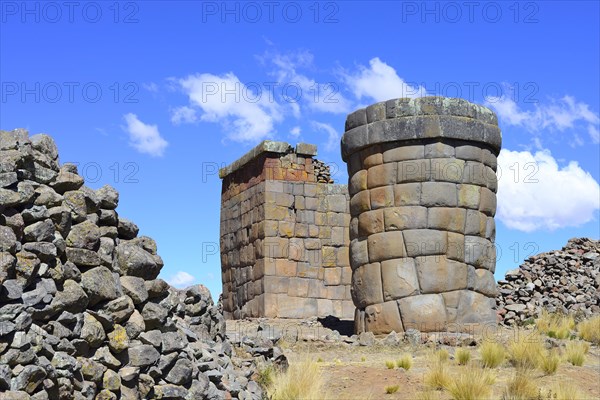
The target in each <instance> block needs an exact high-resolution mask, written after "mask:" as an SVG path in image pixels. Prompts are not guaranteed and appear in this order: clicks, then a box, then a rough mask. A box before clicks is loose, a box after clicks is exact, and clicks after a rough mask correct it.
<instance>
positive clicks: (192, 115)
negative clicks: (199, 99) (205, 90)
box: [171, 106, 198, 125]
mask: <svg viewBox="0 0 600 400" xmlns="http://www.w3.org/2000/svg"><path fill="white" fill-rule="evenodd" d="M197 119H198V117H197V116H196V110H194V109H193V108H191V107H188V106H181V107H177V108H175V109H173V110H172V111H171V122H172V123H173V125H180V124H181V123H187V124H190V123H192V122H196V121H197Z"/></svg>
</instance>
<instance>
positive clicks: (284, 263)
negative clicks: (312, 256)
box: [275, 258, 298, 276]
mask: <svg viewBox="0 0 600 400" xmlns="http://www.w3.org/2000/svg"><path fill="white" fill-rule="evenodd" d="M297 266H298V262H297V261H292V260H288V259H286V258H278V259H276V260H275V275H277V276H296V272H297Z"/></svg>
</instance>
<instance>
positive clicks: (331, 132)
mask: <svg viewBox="0 0 600 400" xmlns="http://www.w3.org/2000/svg"><path fill="white" fill-rule="evenodd" d="M311 125H312V126H313V127H314V128H315V129H316V130H318V131H322V132H325V133H326V134H327V142H325V145H324V147H325V150H326V151H334V150H336V149H337V148H339V146H340V135H339V133H338V132H337V131H336V130H335V129H334V128H333V127H332V126H331V125H329V124H325V123H323V122H317V121H312V122H311Z"/></svg>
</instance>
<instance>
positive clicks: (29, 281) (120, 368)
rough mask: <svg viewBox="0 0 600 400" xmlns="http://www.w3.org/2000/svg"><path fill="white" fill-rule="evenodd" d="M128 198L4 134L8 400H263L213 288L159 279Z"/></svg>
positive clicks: (0, 196)
mask: <svg viewBox="0 0 600 400" xmlns="http://www.w3.org/2000/svg"><path fill="white" fill-rule="evenodd" d="M118 200H119V194H118V193H117V191H116V190H115V189H113V188H112V187H110V186H104V187H102V188H100V189H98V190H92V189H90V188H88V187H86V186H84V180H83V178H82V177H81V176H79V175H78V173H77V168H76V166H75V165H73V164H64V165H62V166H60V165H59V162H58V151H57V148H56V145H55V143H54V141H53V140H52V138H50V137H49V136H47V135H35V136H31V137H29V136H28V133H27V132H26V131H24V130H15V131H11V132H7V131H0V392H2V393H3V394H2V396H0V397H2V399H28V398H32V399H116V398H121V399H142V398H156V399H204V398H209V399H222V398H239V399H260V398H261V396H262V391H261V389H260V388H259V386H258V385H257V384H256V383H255V382H254V381H252V380H251V379H250V378H251V375H252V374H253V372H254V370H253V367H252V361H249V362H245V363H244V362H243V361H241V360H239V359H236V358H235V357H234V356H233V354H232V346H231V343H230V342H229V341H228V340H227V339H226V336H225V334H226V332H225V321H224V319H223V315H222V312H221V309H220V308H219V306H218V305H214V304H213V301H212V299H211V295H210V292H209V291H208V289H206V288H205V287H204V286H202V285H197V286H193V287H190V288H188V289H185V290H176V289H174V288H172V287H170V286H169V285H168V284H167V283H166V282H165V281H163V280H161V279H157V276H158V274H159V272H160V270H161V267H162V266H163V261H162V260H161V258H160V256H159V255H158V254H157V249H156V243H155V242H154V240H152V239H151V238H149V237H145V236H141V237H138V227H137V226H136V225H135V224H134V223H133V222H130V221H128V220H126V219H124V218H121V217H119V215H118V214H117V212H116V208H117V204H118ZM265 352H266V353H268V350H265ZM272 353H273V351H272V350H271V354H272ZM241 367H243V369H241Z"/></svg>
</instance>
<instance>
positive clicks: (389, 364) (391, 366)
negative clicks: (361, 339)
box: [385, 361, 396, 369]
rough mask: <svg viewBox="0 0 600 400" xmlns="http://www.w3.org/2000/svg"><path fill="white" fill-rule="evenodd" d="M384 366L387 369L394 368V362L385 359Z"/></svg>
mask: <svg viewBox="0 0 600 400" xmlns="http://www.w3.org/2000/svg"><path fill="white" fill-rule="evenodd" d="M385 366H386V367H387V369H394V367H395V366H396V364H395V363H394V362H393V361H386V362H385Z"/></svg>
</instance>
